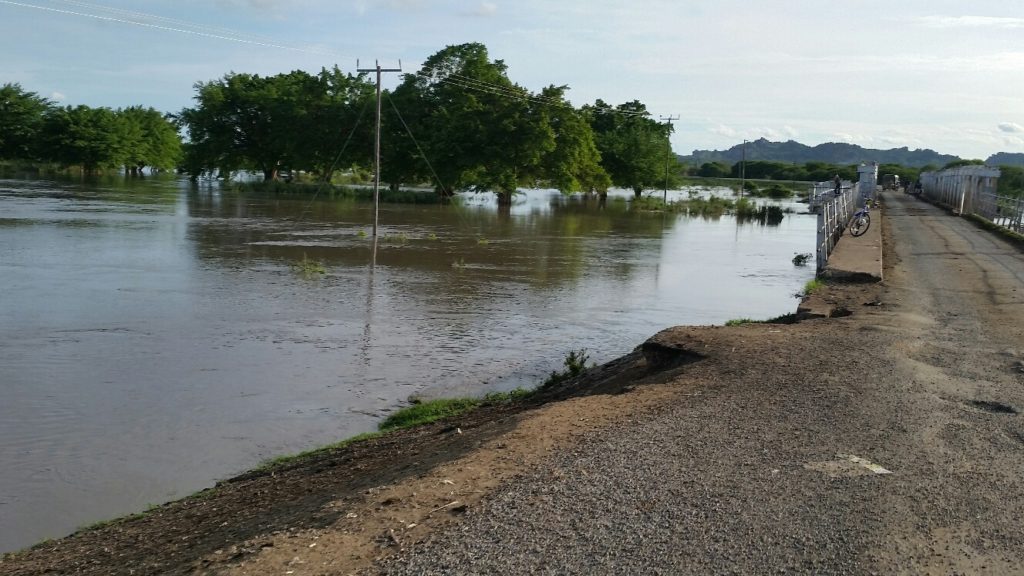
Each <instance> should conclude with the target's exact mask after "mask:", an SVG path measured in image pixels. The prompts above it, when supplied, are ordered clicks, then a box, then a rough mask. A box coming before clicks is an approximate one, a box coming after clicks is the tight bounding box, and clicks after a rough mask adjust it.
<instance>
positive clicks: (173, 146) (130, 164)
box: [0, 84, 181, 174]
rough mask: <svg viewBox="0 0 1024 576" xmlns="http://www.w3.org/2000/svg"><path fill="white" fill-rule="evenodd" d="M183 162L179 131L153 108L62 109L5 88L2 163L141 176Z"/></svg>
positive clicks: (1, 94) (0, 118)
mask: <svg viewBox="0 0 1024 576" xmlns="http://www.w3.org/2000/svg"><path fill="white" fill-rule="evenodd" d="M180 157H181V139H180V137H179V136H178V132H177V129H176V127H175V126H174V124H173V123H172V122H171V120H170V119H169V118H168V117H165V116H164V115H162V114H160V113H159V112H157V111H156V110H154V109H152V108H142V107H140V106H134V107H130V108H123V109H117V110H112V109H110V108H91V107H89V106H75V107H71V106H67V107H63V108H61V107H58V106H56V105H55V104H54V103H53V102H51V101H49V100H48V99H46V98H42V97H40V96H39V95H38V94H36V93H34V92H26V91H25V90H23V89H22V88H21V86H20V85H18V84H4V85H3V86H0V161H8V162H9V161H17V162H20V163H22V164H24V165H32V166H37V167H38V166H40V165H51V164H52V165H54V166H56V167H59V168H64V169H67V168H77V169H80V170H81V171H82V172H83V173H86V174H94V173H97V172H101V171H104V170H111V169H114V170H124V171H125V172H127V173H133V174H137V173H139V172H141V171H142V170H143V169H145V168H152V169H156V170H168V169H172V168H174V167H175V166H176V165H177V163H178V161H179V159H180Z"/></svg>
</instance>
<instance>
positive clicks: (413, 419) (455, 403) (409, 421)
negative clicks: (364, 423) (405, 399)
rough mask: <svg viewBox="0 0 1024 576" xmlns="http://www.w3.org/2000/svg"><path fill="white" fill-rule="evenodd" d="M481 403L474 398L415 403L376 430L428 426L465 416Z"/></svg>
mask: <svg viewBox="0 0 1024 576" xmlns="http://www.w3.org/2000/svg"><path fill="white" fill-rule="evenodd" d="M481 403H482V400H480V399H476V398H441V399H439V400H431V401H429V402H417V403H416V404H413V405H412V406H409V407H408V408H403V409H401V410H399V411H398V412H395V413H394V414H392V415H390V416H388V417H387V418H385V419H384V421H383V422H381V423H380V425H379V426H378V427H377V428H379V429H380V431H381V432H388V431H390V430H401V429H402V428H411V427H413V426H420V425H422V424H429V423H430V422H434V421H435V420H440V419H442V418H448V417H450V416H458V415H460V414H465V413H466V412H469V411H470V410H472V409H474V408H476V407H477V406H479V405H480V404H481Z"/></svg>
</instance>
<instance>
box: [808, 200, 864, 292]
mask: <svg viewBox="0 0 1024 576" xmlns="http://www.w3.org/2000/svg"><path fill="white" fill-rule="evenodd" d="M815 195H817V197H816V198H815V197H814V196H815ZM862 200H863V199H862V198H861V193H860V183H857V184H854V185H852V186H847V187H844V188H843V189H842V193H841V194H839V195H836V193H835V188H832V190H830V191H829V192H827V193H823V194H822V193H819V188H818V185H815V188H814V190H813V191H812V198H811V206H812V207H815V206H816V208H817V212H818V239H817V259H816V262H817V271H818V273H819V274H820V273H821V271H822V270H824V269H825V264H827V263H828V257H829V256H831V255H832V252H833V251H834V250H835V248H836V244H838V243H839V238H840V237H841V236H842V235H843V230H846V225H847V224H849V223H850V218H852V217H853V214H854V212H856V211H857V210H858V209H859V208H860V206H861V202H862Z"/></svg>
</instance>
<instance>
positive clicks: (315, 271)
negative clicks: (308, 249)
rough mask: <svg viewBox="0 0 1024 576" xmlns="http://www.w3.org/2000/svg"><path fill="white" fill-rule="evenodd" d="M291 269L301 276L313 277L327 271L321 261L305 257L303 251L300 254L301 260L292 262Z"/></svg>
mask: <svg viewBox="0 0 1024 576" xmlns="http://www.w3.org/2000/svg"><path fill="white" fill-rule="evenodd" d="M292 270H294V271H295V273H296V274H300V275H301V276H302V277H303V278H313V277H314V276H320V275H323V274H326V273H327V269H326V268H324V264H323V262H320V261H319V260H310V259H309V258H307V257H306V254H305V252H303V254H302V260H299V261H298V262H296V263H294V264H292Z"/></svg>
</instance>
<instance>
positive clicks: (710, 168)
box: [697, 162, 729, 178]
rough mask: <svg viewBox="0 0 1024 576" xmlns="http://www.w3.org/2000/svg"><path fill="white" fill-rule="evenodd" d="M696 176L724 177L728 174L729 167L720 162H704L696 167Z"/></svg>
mask: <svg viewBox="0 0 1024 576" xmlns="http://www.w3.org/2000/svg"><path fill="white" fill-rule="evenodd" d="M697 176H703V177H705V178H725V177H727V176H729V167H728V166H726V165H725V164H723V163H722V162H705V163H703V164H701V165H700V168H698V169H697Z"/></svg>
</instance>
